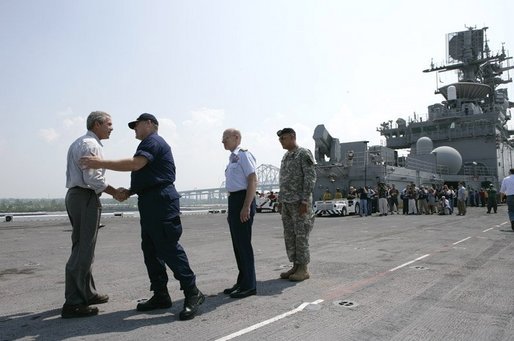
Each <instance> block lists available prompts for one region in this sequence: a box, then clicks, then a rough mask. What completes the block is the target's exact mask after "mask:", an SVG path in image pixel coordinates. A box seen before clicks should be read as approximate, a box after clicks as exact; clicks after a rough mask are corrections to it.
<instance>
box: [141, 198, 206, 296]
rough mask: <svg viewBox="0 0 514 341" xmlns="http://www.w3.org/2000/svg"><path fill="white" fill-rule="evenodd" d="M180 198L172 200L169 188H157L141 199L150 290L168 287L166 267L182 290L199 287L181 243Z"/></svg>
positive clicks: (142, 237) (142, 240)
mask: <svg viewBox="0 0 514 341" xmlns="http://www.w3.org/2000/svg"><path fill="white" fill-rule="evenodd" d="M179 205H180V204H179V199H178V198H172V196H171V193H169V191H167V190H166V189H156V190H154V191H150V192H147V193H145V194H143V195H140V196H139V197H138V208H139V215H140V217H141V249H142V250H143V256H144V259H145V265H146V270H147V271H148V277H149V278H150V284H151V285H150V290H152V291H161V290H164V289H165V288H166V285H167V283H168V275H167V273H166V265H168V267H169V268H170V269H171V271H172V272H173V276H174V277H175V279H176V280H178V281H179V282H180V289H181V290H186V291H187V290H189V289H191V288H193V287H194V286H195V285H196V277H195V274H194V273H193V270H191V268H190V267H189V261H188V259H187V255H186V252H185V251H184V249H183V248H182V246H181V245H180V244H179V239H180V236H181V235H182V224H181V221H180V216H179V213H180V206H179Z"/></svg>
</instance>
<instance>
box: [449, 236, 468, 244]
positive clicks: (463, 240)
mask: <svg viewBox="0 0 514 341" xmlns="http://www.w3.org/2000/svg"><path fill="white" fill-rule="evenodd" d="M470 238H471V237H466V238H464V239H461V240H459V241H458V242H455V243H453V244H452V245H457V244H460V243H462V242H465V241H466V240H468V239H470Z"/></svg>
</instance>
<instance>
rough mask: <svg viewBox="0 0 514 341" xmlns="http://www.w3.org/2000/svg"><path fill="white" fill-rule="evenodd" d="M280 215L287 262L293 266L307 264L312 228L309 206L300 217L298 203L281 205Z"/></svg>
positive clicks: (310, 208) (311, 212)
mask: <svg viewBox="0 0 514 341" xmlns="http://www.w3.org/2000/svg"><path fill="white" fill-rule="evenodd" d="M281 214H282V224H283V225H284V241H285V244H286V252H287V257H288V258H289V261H290V262H292V263H295V264H309V262H310V252H309V234H310V233H311V231H312V227H313V226H314V212H313V211H312V207H311V205H309V206H308V209H307V213H305V214H304V215H300V203H282V210H281Z"/></svg>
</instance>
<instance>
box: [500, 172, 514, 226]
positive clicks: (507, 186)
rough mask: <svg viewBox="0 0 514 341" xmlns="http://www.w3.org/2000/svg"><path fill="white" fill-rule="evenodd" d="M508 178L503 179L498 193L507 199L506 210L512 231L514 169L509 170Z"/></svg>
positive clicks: (513, 220)
mask: <svg viewBox="0 0 514 341" xmlns="http://www.w3.org/2000/svg"><path fill="white" fill-rule="evenodd" d="M509 174H510V175H509V176H507V177H506V178H503V180H502V185H501V188H500V193H501V195H502V199H503V197H507V208H508V214H509V220H510V226H511V228H512V230H514V168H511V169H510V170H509Z"/></svg>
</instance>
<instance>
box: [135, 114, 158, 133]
mask: <svg viewBox="0 0 514 341" xmlns="http://www.w3.org/2000/svg"><path fill="white" fill-rule="evenodd" d="M140 121H152V123H154V124H156V125H159V121H157V119H156V118H155V116H154V115H152V114H149V113H146V112H145V113H144V114H141V115H139V117H138V118H137V120H135V121H132V122H129V124H128V126H129V128H130V129H134V127H135V126H136V123H137V122H140Z"/></svg>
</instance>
